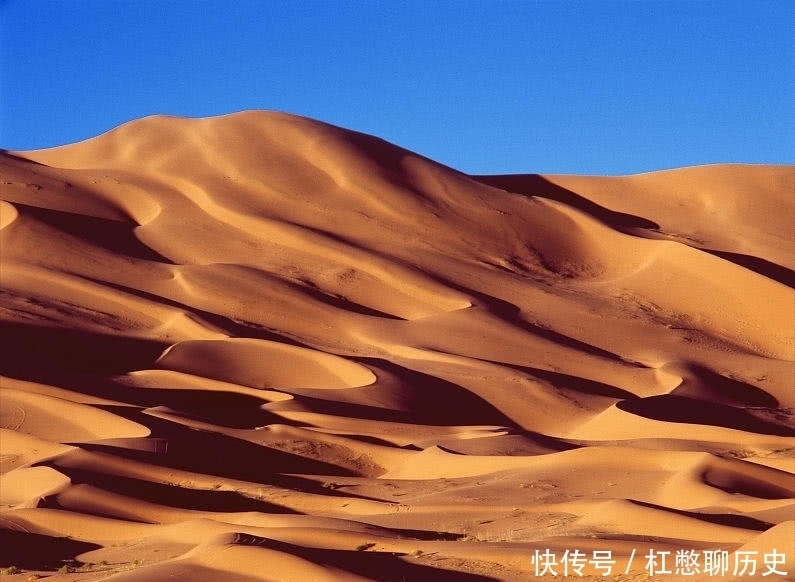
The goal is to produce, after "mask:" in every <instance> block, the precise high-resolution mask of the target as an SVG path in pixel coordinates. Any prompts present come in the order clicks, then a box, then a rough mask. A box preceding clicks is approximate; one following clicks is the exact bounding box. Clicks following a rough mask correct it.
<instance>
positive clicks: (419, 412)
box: [269, 358, 517, 428]
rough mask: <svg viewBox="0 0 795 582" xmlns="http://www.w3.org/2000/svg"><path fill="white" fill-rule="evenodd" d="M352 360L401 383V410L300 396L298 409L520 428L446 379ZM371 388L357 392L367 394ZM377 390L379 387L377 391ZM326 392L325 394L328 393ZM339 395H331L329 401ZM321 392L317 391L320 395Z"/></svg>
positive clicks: (373, 360)
mask: <svg viewBox="0 0 795 582" xmlns="http://www.w3.org/2000/svg"><path fill="white" fill-rule="evenodd" d="M351 360H353V361H355V362H358V363H360V364H363V365H365V366H367V367H368V368H370V369H371V370H372V371H373V373H375V374H376V376H378V377H379V381H383V380H382V377H384V376H385V377H386V378H387V380H386V381H389V382H397V383H398V384H399V386H398V390H399V391H400V392H401V393H402V397H401V401H400V403H399V404H398V405H397V406H399V409H398V408H391V407H390V408H381V407H377V406H369V405H367V404H357V403H352V402H340V401H336V400H326V399H322V398H320V397H317V396H314V395H313V396H306V395H304V394H300V395H297V396H296V400H297V402H296V403H295V404H296V405H298V406H300V407H301V408H302V409H304V410H311V411H313V412H320V413H324V414H333V415H335V416H342V417H352V418H363V419H368V420H380V421H386V422H408V423H412V424H417V423H419V424H433V425H441V426H452V425H466V424H496V425H498V426H508V427H514V428H517V426H516V424H515V423H514V422H513V421H511V420H510V419H509V418H508V417H507V416H505V415H504V414H503V413H502V412H500V411H499V410H497V409H496V408H494V407H493V406H492V405H491V404H490V403H488V402H487V401H485V400H483V399H482V398H481V397H480V396H477V395H476V394H473V393H472V392H470V391H469V390H467V389H466V388H464V387H463V386H459V385H458V384H454V383H453V382H448V381H447V380H443V379H442V378H438V377H436V376H432V375H430V374H424V373H422V372H418V371H416V370H411V369H409V368H405V367H403V366H400V365H398V364H394V363H392V362H389V361H387V360H382V359H378V358H351ZM367 389H369V387H364V388H355V389H353V390H367ZM374 389H375V390H377V386H376V387H374ZM324 392H325V391H324ZM335 392H338V391H337V390H333V391H327V392H326V394H328V396H329V398H333V397H334V396H335V394H334V393H335ZM320 393H321V391H315V394H320ZM279 404H282V405H284V406H285V408H289V406H290V402H289V401H287V402H284V403H278V404H275V405H271V406H269V408H270V409H271V410H274V411H277V412H278V410H279V409H280V406H279Z"/></svg>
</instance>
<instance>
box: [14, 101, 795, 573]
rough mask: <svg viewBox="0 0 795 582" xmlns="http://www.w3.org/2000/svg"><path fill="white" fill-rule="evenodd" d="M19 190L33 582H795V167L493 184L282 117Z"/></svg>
mask: <svg viewBox="0 0 795 582" xmlns="http://www.w3.org/2000/svg"><path fill="white" fill-rule="evenodd" d="M0 178H2V179H1V180H0V192H1V193H2V201H0V293H1V294H0V300H1V302H0V314H1V315H2V317H0V326H2V332H3V336H4V356H3V358H2V361H1V362H2V364H1V365H2V367H1V368H0V511H1V512H2V513H0V562H2V563H0V567H5V568H10V567H11V566H13V567H14V568H15V569H18V570H19V571H20V572H21V573H20V574H16V575H14V574H12V573H13V571H14V570H8V571H7V573H9V576H10V579H15V578H16V577H18V576H20V577H21V576H28V575H29V574H39V575H45V574H46V575H48V576H51V577H52V579H53V580H57V579H63V580H72V579H77V578H76V577H79V579H81V580H105V579H108V580H120V581H121V580H126V581H130V582H144V581H147V582H151V581H159V580H170V579H175V577H176V578H180V577H182V579H191V580H219V579H220V580H230V581H232V582H236V581H240V582H254V581H276V580H290V579H306V580H309V579H311V580H336V581H366V580H371V581H375V580H379V581H380V580H386V581H395V582H398V581H401V580H423V581H426V580H427V581H429V582H434V581H440V582H444V581H463V582H488V581H505V582H518V581H519V580H527V579H529V577H533V576H535V575H536V574H537V573H538V568H539V562H538V560H539V558H538V556H539V554H538V553H537V552H544V551H545V550H549V551H552V552H555V553H556V555H557V557H558V558H560V557H562V556H563V555H564V553H565V552H566V550H570V551H574V550H579V551H580V552H584V553H585V554H586V555H587V556H588V558H589V559H591V561H589V562H586V563H585V565H584V568H583V569H582V573H583V576H582V579H584V580H601V579H616V580H646V579H651V578H653V572H651V571H650V570H649V569H648V566H647V567H646V568H644V563H645V561H644V560H643V559H641V558H640V557H639V556H641V555H645V554H647V553H649V552H650V551H669V552H671V554H670V555H669V557H670V559H671V560H672V559H673V558H672V557H673V555H674V554H675V553H676V552H677V551H679V550H693V551H694V552H707V551H713V550H719V551H726V552H727V556H728V557H727V560H729V562H730V566H731V567H730V568H729V571H728V572H727V573H726V574H725V576H724V577H723V579H726V580H738V581H739V580H749V579H755V578H754V577H753V575H750V574H748V572H745V573H742V572H740V571H739V570H736V569H735V568H734V566H735V565H736V564H739V563H740V559H741V557H742V556H744V555H745V556H747V555H748V554H744V553H743V552H751V553H753V552H756V554H753V555H755V556H756V557H757V558H758V563H757V564H756V567H757V569H758V573H757V574H755V575H757V576H758V575H760V573H761V572H764V571H765V570H766V569H769V568H770V566H771V564H772V566H773V567H774V568H777V570H776V571H775V572H774V573H773V575H771V576H769V577H766V578H767V579H771V580H795V558H793V556H795V548H793V544H795V542H793V540H795V421H794V420H793V411H795V368H793V365H795V363H794V361H795V338H794V337H793V336H794V335H795V294H794V292H793V288H794V287H795V277H794V276H793V274H794V273H795V227H794V226H793V225H795V196H793V192H795V167H793V166H752V165H742V164H733V165H714V166H701V167H692V168H682V169H676V170H666V171H661V172H653V173H649V174H642V175H636V176H620V177H591V176H552V175H549V176H545V175H537V174H532V175H531V174H528V175H510V176H470V175H466V174H464V173H462V172H459V171H457V170H454V169H452V168H449V167H446V166H443V165H441V164H438V163H436V162H434V161H433V160H429V159H427V158H424V157H422V156H419V155H417V154H415V153H413V152H410V151H408V150H405V149H402V148H400V147H398V146H395V145H392V144H389V143H388V142H385V141H383V140H380V139H378V138H376V137H373V136H369V135H364V134H361V133H357V132H354V131H350V130H346V129H343V128H339V127H335V126H331V125H328V124H325V123H322V122H320V121H315V120H311V119H306V118H302V117H297V116H293V115H288V114H284V113H276V112H266V111H248V112H241V113H236V114H232V115H227V116H221V117H213V118H204V119H185V118H177V117H168V116H153V117H149V118H144V119H141V120H137V121H133V122H130V123H127V124H125V125H122V126H120V127H118V128H116V129H114V130H111V131H110V132H108V133H106V134H103V135H101V136H98V137H96V138H93V139H89V140H86V141H84V142H80V143H77V144H72V145H67V146H62V147H58V148H52V149H49V150H39V151H30V152H7V151H2V152H0ZM606 551H609V552H611V556H612V559H613V560H614V563H613V564H612V570H611V571H610V572H609V573H608V572H607V569H606V568H607V566H605V565H604V564H602V563H600V562H599V561H598V560H594V559H593V558H594V556H599V555H600V554H599V552H606ZM771 552H775V555H774V556H773V558H770V557H769V556H768V554H770V553H771ZM778 554H782V555H784V556H785V557H786V559H785V563H784V564H780V563H775V564H773V563H772V562H770V560H774V559H776V558H775V557H776V556H777V555H778ZM700 555H701V554H699V556H700ZM765 558H767V559H768V563H765V561H764V560H765ZM670 565H671V566H672V567H673V564H672V562H671V564H670ZM679 566H681V568H680V570H679V571H677V572H673V571H672V573H671V574H670V575H668V576H666V577H667V578H669V579H671V580H694V579H696V580H698V579H714V577H711V576H709V575H708V574H707V573H706V572H705V571H704V570H703V569H701V570H699V571H698V572H692V571H691V572H687V571H686V569H685V567H684V565H681V564H680V565H679ZM702 566H703V564H702ZM746 566H747V564H746ZM566 567H568V566H566ZM556 568H557V570H558V572H559V574H558V575H562V572H563V568H564V564H563V563H562V562H560V563H558V564H557V566H556ZM781 572H786V573H781ZM546 575H547V576H548V577H550V579H552V576H551V573H550V572H549V571H548V572H547V573H546ZM749 576H750V577H749ZM542 578H543V576H542Z"/></svg>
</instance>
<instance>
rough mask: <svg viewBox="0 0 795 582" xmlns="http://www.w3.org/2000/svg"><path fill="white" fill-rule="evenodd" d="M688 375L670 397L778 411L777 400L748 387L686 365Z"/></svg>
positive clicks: (748, 385) (697, 367)
mask: <svg viewBox="0 0 795 582" xmlns="http://www.w3.org/2000/svg"><path fill="white" fill-rule="evenodd" d="M687 372H688V373H686V374H683V375H684V376H685V377H684V379H683V381H682V384H680V385H679V386H677V387H676V388H675V389H674V390H673V392H671V394H672V395H675V396H683V397H689V398H696V399H699V400H705V401H709V402H717V403H719V404H727V405H733V406H757V407H764V408H778V405H779V403H778V400H776V398H775V397H774V396H773V395H771V394H769V393H767V392H765V391H764V390H762V389H761V388H757V387H756V386H752V385H751V384H746V383H745V382H741V381H740V380H735V379H734V378H727V377H726V376H723V375H721V374H718V373H717V372H715V371H713V370H710V369H709V368H707V367H705V366H701V365H698V364H690V365H688V366H687Z"/></svg>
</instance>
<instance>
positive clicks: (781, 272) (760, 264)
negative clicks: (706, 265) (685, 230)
mask: <svg viewBox="0 0 795 582" xmlns="http://www.w3.org/2000/svg"><path fill="white" fill-rule="evenodd" d="M701 250H702V251H706V252H708V253H710V254H712V255H715V256H716V257H720V258H721V259H724V260H726V261H731V262H732V263H734V264H735V265H739V266H741V267H743V268H745V269H748V270H749V271H753V272H754V273H757V274H759V275H762V276H763V277H767V278H768V279H773V280H774V281H778V282H779V283H781V284H782V285H786V286H787V287H790V288H795V271H793V270H792V269H788V268H787V267H784V266H782V265H778V264H776V263H773V262H771V261H768V260H765V259H760V258H759V257H755V256H753V255H744V254H742V253H730V252H728V251H716V250H712V249H701Z"/></svg>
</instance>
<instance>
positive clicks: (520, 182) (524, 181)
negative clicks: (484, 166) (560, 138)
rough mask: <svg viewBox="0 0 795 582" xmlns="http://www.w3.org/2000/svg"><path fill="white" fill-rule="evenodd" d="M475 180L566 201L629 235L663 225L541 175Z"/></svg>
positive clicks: (513, 175) (480, 177) (475, 177)
mask: <svg viewBox="0 0 795 582" xmlns="http://www.w3.org/2000/svg"><path fill="white" fill-rule="evenodd" d="M471 177H472V178H473V179H474V180H477V181H478V182H480V183H482V184H486V185H488V186H493V187H495V188H500V189H501V190H505V191H507V192H513V193H515V194H521V195H523V196H538V197H540V198H548V199H549V200H555V201H557V202H562V203H563V204H566V205H568V206H571V207H572V208H576V209H578V210H581V211H582V212H585V213H587V214H590V215H591V216H593V217H594V218H595V219H597V220H599V221H601V222H602V223H604V224H606V225H608V226H609V227H611V228H613V229H615V230H618V231H621V232H626V231H628V230H630V229H635V228H645V229H649V230H657V229H659V228H660V225H659V224H657V223H656V222H653V221H651V220H648V219H646V218H643V217H640V216H635V215H633V214H626V213H624V212H616V211H614V210H610V209H608V208H605V207H604V206H600V205H599V204H596V203H595V202H592V201H591V200H588V199H587V198H585V197H584V196H580V195H579V194H576V193H575V192H572V191H571V190H567V189H566V188H562V187H561V186H558V185H557V184H553V183H552V182H550V181H549V180H547V179H546V178H544V177H543V176H539V175H538V174H505V175H501V176H471Z"/></svg>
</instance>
